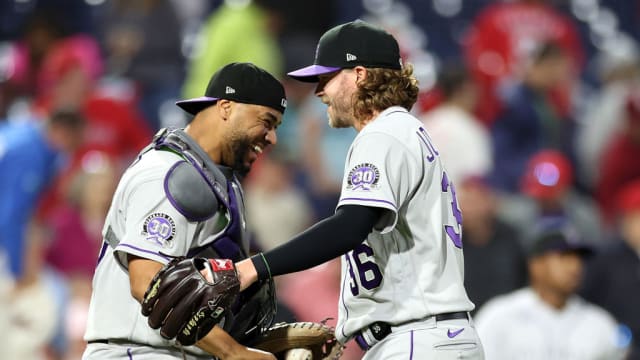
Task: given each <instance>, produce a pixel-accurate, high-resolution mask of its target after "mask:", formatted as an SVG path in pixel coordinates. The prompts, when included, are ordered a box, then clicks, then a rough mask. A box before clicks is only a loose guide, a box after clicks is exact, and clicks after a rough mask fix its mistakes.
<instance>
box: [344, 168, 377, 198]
mask: <svg viewBox="0 0 640 360" xmlns="http://www.w3.org/2000/svg"><path fill="white" fill-rule="evenodd" d="M378 180H380V171H379V170H378V168H377V167H376V166H375V165H373V164H370V163H364V164H359V165H356V166H355V167H354V168H353V169H351V171H349V177H348V178H347V189H350V190H364V191H369V190H371V189H375V188H377V187H378Z"/></svg>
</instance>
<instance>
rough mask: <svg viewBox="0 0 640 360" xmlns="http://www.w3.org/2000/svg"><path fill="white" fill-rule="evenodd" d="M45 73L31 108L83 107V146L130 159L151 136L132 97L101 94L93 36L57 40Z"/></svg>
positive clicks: (119, 159)
mask: <svg viewBox="0 0 640 360" xmlns="http://www.w3.org/2000/svg"><path fill="white" fill-rule="evenodd" d="M43 69H44V71H45V72H46V73H47V76H46V78H47V81H46V82H45V84H46V86H44V88H43V90H42V92H41V93H40V94H39V96H38V99H37V102H36V104H35V111H36V112H39V113H44V114H46V113H47V112H48V111H49V110H50V109H52V108H56V107H60V106H65V107H75V108H78V109H81V111H82V114H83V115H84V117H85V118H86V120H87V124H86V125H87V127H86V130H85V138H84V142H83V149H82V150H81V152H84V151H87V150H101V151H105V152H107V153H108V154H109V155H111V156H114V157H115V158H116V159H117V160H118V161H121V162H123V163H125V164H128V163H129V161H130V160H132V159H133V158H134V157H135V155H136V154H137V153H138V151H140V150H141V149H142V148H143V147H144V146H146V145H147V143H148V142H149V140H150V139H151V131H150V129H149V127H148V126H147V124H146V122H145V121H144V120H143V119H142V117H141V116H140V114H139V113H138V112H137V111H136V109H135V106H134V105H133V103H132V102H130V101H126V100H122V99H120V98H117V97H114V96H112V94H104V93H102V92H101V90H102V89H101V88H100V87H99V86H98V84H97V81H98V80H99V78H100V76H101V75H102V58H101V54H100V51H99V49H98V48H97V43H96V41H95V40H94V39H92V38H89V37H85V36H76V37H72V38H68V39H65V40H64V41H60V42H58V43H57V44H56V46H55V48H54V49H52V50H51V51H50V53H49V55H47V58H46V59H45V61H44V63H43Z"/></svg>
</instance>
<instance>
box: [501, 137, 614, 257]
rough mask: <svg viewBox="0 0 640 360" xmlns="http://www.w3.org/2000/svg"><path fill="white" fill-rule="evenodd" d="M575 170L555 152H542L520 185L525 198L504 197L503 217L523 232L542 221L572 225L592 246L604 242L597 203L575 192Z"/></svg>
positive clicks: (527, 169) (533, 159) (537, 154)
mask: <svg viewBox="0 0 640 360" xmlns="http://www.w3.org/2000/svg"><path fill="white" fill-rule="evenodd" d="M573 174H574V171H573V166H572V165H571V163H570V162H569V159H568V158H567V157H566V156H564V155H563V154H562V153H560V152H558V151H555V150H546V149H545V150H541V151H539V152H538V153H536V154H534V155H533V156H532V157H531V159H530V160H529V162H528V164H527V166H526V171H525V173H524V174H523V176H522V179H521V181H520V191H521V193H522V195H523V196H521V195H511V196H508V195H504V194H503V195H502V196H501V197H500V217H501V218H502V219H504V220H505V221H507V222H508V223H510V224H511V225H513V226H514V227H515V228H516V229H519V230H520V231H523V234H522V235H524V239H525V240H526V239H527V238H529V237H528V236H527V235H528V234H527V233H526V232H527V229H529V228H530V224H533V223H536V222H538V221H547V220H548V221H569V222H570V223H571V224H573V226H574V227H575V228H576V230H577V231H578V233H579V234H580V236H581V237H582V239H584V240H585V241H586V242H588V243H589V244H592V245H593V244H598V243H601V242H602V241H603V236H604V235H603V230H602V221H601V218H600V212H599V211H598V207H597V205H596V204H595V202H594V201H592V199H591V198H590V197H586V196H584V195H583V194H581V193H580V192H578V191H576V190H575V187H574V186H573V180H574V175H573Z"/></svg>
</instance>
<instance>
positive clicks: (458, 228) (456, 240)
mask: <svg viewBox="0 0 640 360" xmlns="http://www.w3.org/2000/svg"><path fill="white" fill-rule="evenodd" d="M449 190H451V198H452V200H451V210H452V212H453V217H454V218H455V219H456V225H455V226H451V225H446V224H445V225H444V230H445V231H446V232H447V236H449V239H451V241H453V244H454V245H455V246H456V247H457V248H460V249H462V211H460V207H459V206H458V199H457V198H456V187H455V186H454V185H453V183H452V182H451V181H449V178H448V177H447V173H445V172H443V173H442V192H448V191H449Z"/></svg>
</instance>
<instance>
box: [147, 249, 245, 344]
mask: <svg viewBox="0 0 640 360" xmlns="http://www.w3.org/2000/svg"><path fill="white" fill-rule="evenodd" d="M203 270H205V271H207V272H209V274H210V275H211V277H210V278H211V279H213V280H212V281H207V280H206V278H205V277H204V275H203V274H202V271H203ZM239 290H240V282H239V280H238V275H237V273H236V270H235V267H234V265H233V262H232V261H231V260H226V259H225V260H220V259H205V258H191V259H185V258H183V257H178V258H174V259H173V260H171V261H170V262H169V263H168V264H166V265H165V266H164V267H162V269H160V271H159V272H158V273H157V274H156V275H155V276H154V278H153V279H152V280H151V283H150V284H149V287H148V288H147V291H146V292H145V294H144V299H143V300H142V304H141V305H142V315H144V316H147V317H148V318H149V319H148V322H149V326H150V327H151V328H153V329H158V328H159V329H160V335H161V336H162V337H163V338H165V339H169V340H171V339H174V338H175V339H176V340H178V342H179V343H180V344H182V345H184V346H189V345H193V344H195V343H196V342H197V341H198V340H200V339H201V338H203V337H204V336H205V335H206V334H207V333H209V331H211V329H212V328H213V327H214V326H215V325H216V324H218V323H219V322H221V321H223V319H224V316H225V314H226V313H227V311H228V309H229V307H230V305H231V304H232V303H233V301H234V300H235V299H236V296H237V295H238V292H239Z"/></svg>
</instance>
